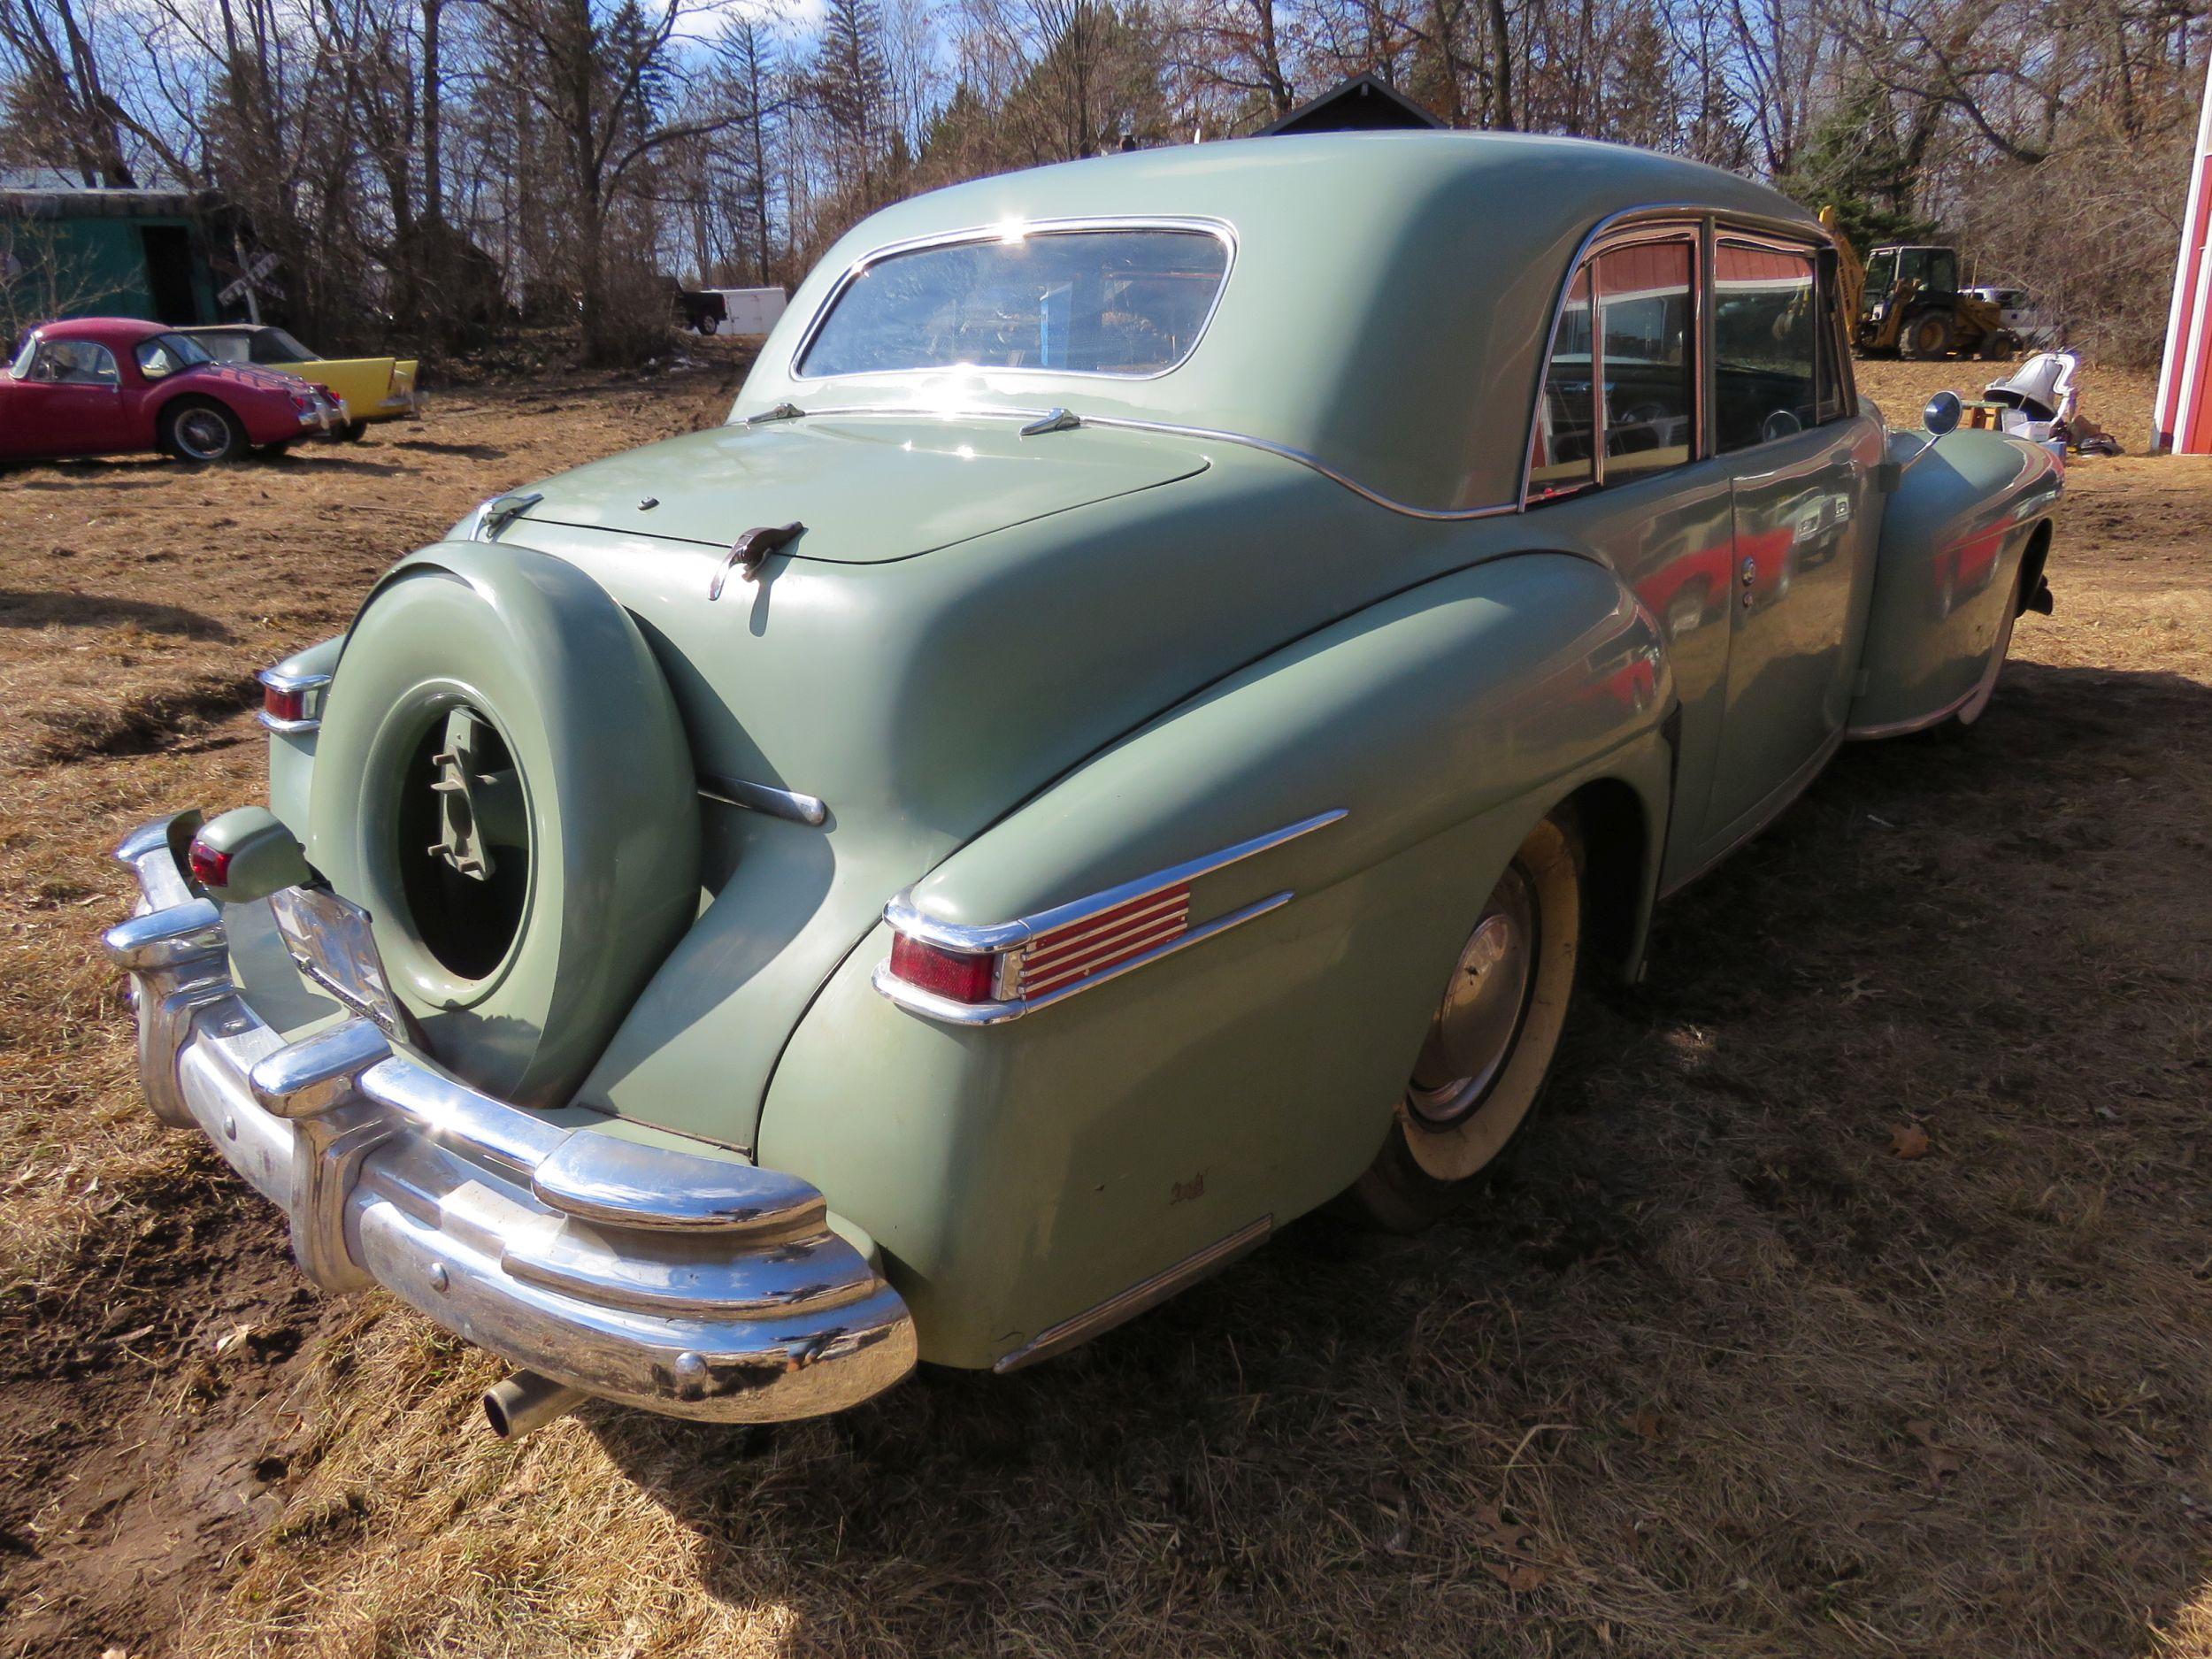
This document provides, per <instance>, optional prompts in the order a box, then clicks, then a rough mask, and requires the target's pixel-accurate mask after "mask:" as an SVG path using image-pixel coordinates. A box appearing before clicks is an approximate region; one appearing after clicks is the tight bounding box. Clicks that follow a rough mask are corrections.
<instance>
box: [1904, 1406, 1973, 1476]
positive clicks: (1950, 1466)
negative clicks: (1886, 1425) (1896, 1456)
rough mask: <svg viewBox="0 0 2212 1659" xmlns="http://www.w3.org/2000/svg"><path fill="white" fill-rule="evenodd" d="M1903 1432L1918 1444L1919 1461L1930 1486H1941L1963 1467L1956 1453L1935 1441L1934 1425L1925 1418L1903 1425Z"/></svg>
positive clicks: (1917, 1418) (1918, 1418)
mask: <svg viewBox="0 0 2212 1659" xmlns="http://www.w3.org/2000/svg"><path fill="white" fill-rule="evenodd" d="M1905 1432H1906V1433H1908V1434H1909V1435H1911V1436H1912V1437H1913V1439H1914V1440H1916V1441H1918V1442H1919V1445H1920V1459H1921V1462H1922V1463H1923V1464H1924V1465H1925V1467H1926V1469H1927V1471H1928V1481H1929V1484H1930V1485H1931V1486H1941V1485H1942V1484H1943V1483H1944V1482H1945V1481H1947V1480H1948V1479H1951V1478H1952V1477H1953V1476H1954V1475H1955V1474H1957V1473H1958V1472H1959V1471H1960V1470H1961V1469H1962V1468H1963V1467H1964V1466H1965V1465H1963V1464H1962V1463H1960V1462H1959V1457H1958V1454H1957V1453H1956V1452H1955V1451H1953V1450H1952V1449H1951V1448H1949V1447H1947V1446H1946V1445H1944V1444H1943V1443H1942V1442H1941V1441H1939V1440H1937V1439H1936V1425H1934V1424H1933V1423H1932V1422H1930V1421H1929V1420H1928V1419H1927V1418H1925V1417H1915V1418H1914V1419H1913V1420H1912V1421H1911V1422H1909V1423H1908V1424H1906V1425H1905Z"/></svg>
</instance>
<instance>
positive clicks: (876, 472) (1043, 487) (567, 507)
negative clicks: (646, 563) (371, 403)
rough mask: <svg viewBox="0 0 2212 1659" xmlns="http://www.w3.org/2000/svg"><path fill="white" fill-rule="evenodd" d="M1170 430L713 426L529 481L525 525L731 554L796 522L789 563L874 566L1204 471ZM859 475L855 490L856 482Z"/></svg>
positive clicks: (902, 423)
mask: <svg viewBox="0 0 2212 1659" xmlns="http://www.w3.org/2000/svg"><path fill="white" fill-rule="evenodd" d="M1205 467H1206V459H1205V457H1204V456H1203V455H1202V454H1201V453H1199V452H1198V451H1196V450H1194V449H1191V448H1190V447H1189V446H1187V445H1184V444H1179V443H1177V442H1174V441H1173V440H1171V439H1166V438H1162V437H1154V436H1148V435H1146V434H1137V433H1119V432H1114V433H1109V432H1087V433H1085V434H1083V440H1082V441H1081V442H1076V443H1070V442H1067V441H1066V439H1065V438H1064V437H1062V436H1060V435H1059V434H1055V433H1040V434H1036V435H1035V436H1032V437H1024V436H1023V435H1022V431H1021V427H1020V426H1018V424H1017V423H1015V422H1014V421H1012V420H1005V419H962V420H957V421H954V420H946V419H937V418H933V417H929V416H917V417H914V418H902V417H895V416H894V417H874V416H868V417H850V416H848V417H843V418H840V417H836V416H810V417H807V418H804V419H788V420H780V421H774V422H769V423H764V424H761V425H757V426H720V427H717V428H715V429H714V430H712V431H710V432H695V433H691V434H687V435H686V436H683V437H680V438H672V439H670V440H668V441H667V442H663V443H657V444H652V445H649V446H648V447H647V448H645V449H636V450H633V451H631V452H630V453H629V454H626V455H618V456H613V457H609V458H608V459H606V460H603V461H598V462H595V463H593V464H592V465H588V466H584V467H580V468H578V469H577V470H576V471H575V472H567V473H564V474H563V475H562V476H561V477H559V478H557V479H555V480H551V481H549V482H548V483H544V484H540V485H535V486H534V487H533V488H534V489H535V490H536V491H537V492H538V495H539V499H538V500H537V501H536V502H534V503H532V504H531V505H530V506H529V507H528V508H527V509H526V511H524V512H523V513H522V514H521V515H519V517H520V518H523V519H526V520H528V521H530V522H532V523H537V524H547V525H565V526H572V527H574V528H578V529H592V530H609V531H615V532H618V533H620V534H628V535H642V536H650V537H654V538H656V539H659V540H664V541H677V542H686V543H691V544H695V545H699V546H706V547H713V548H727V547H729V546H730V545H731V544H732V543H733V541H736V540H737V538H738V537H740V536H741V535H743V534H745V532H746V531H748V530H749V529H753V528H756V527H758V526H770V525H784V524H792V523H798V524H803V525H804V526H806V529H805V532H804V534H803V535H801V536H800V537H799V538H798V539H797V540H796V541H794V542H793V543H792V545H791V547H790V549H789V551H790V554H791V556H792V557H795V558H803V559H812V560H818V561H823V562H826V563H830V564H839V565H877V564H886V563H889V562H890V561H892V560H895V559H903V558H911V557H915V556H916V555H918V554H923V553H928V552H933V551H935V550H938V549H943V548H949V547H954V546H956V545H958V544H959V543H961V542H963V541H971V540H972V539H974V538H975V537H977V536H979V535H983V534H987V533H988V532H990V531H993V530H1000V529H1003V528H1005V527H1007V526H1010V525H1017V524H1022V523H1025V522H1027V521H1029V520H1031V519H1035V518H1044V517H1047V516H1048V515H1049V514H1052V513H1056V512H1064V511H1068V510H1069V509H1071V508H1074V507H1081V506H1085V505H1087V504H1090V503H1094V502H1100V501H1106V500H1109V499H1110V498H1112V497H1114V496H1117V495H1128V494H1130V493H1132V492H1133V491H1136V490H1142V489H1150V488H1156V487H1157V486H1159V485H1162V484H1170V483H1173V482H1175V481H1176V480H1179V479H1185V478H1189V477H1191V476H1192V475H1193V474H1194V473H1197V472H1203V471H1204V470H1205ZM856 477H862V478H865V479H866V480H867V485H866V488H854V480H855V479H856ZM525 539H526V538H525Z"/></svg>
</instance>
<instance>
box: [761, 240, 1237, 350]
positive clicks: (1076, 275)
mask: <svg viewBox="0 0 2212 1659" xmlns="http://www.w3.org/2000/svg"><path fill="white" fill-rule="evenodd" d="M1228 274H1229V245H1228V242H1227V240H1226V238H1225V237H1223V236H1220V235H1217V234H1214V233H1212V232H1210V231H1205V230H1181V229H1172V228H1166V229H1135V228H1131V229H1121V230H1111V229H1102V230H1081V231H1030V232H1026V233H1025V232H1023V231H1021V230H1019V229H1014V230H1009V231H1006V232H1003V233H1002V234H997V235H995V236H992V237H989V238H988V239H979V240H977V241H974V242H953V243H949V244H946V245H943V246H939V247H932V248H917V249H914V250H910V251H909V252H906V253H896V254H891V255H888V256H887V257H884V258H881V259H878V260H875V261H874V262H872V263H871V264H869V265H864V266H863V267H862V268H861V269H860V270H859V271H858V272H857V273H856V274H854V275H853V276H852V277H851V278H850V279H849V280H848V281H847V282H846V283H845V285H844V287H843V288H841V290H840V291H839V293H838V294H837V296H836V297H835V298H834V299H833V301H832V302H831V304H830V310H829V314H828V316H827V317H826V318H825V319H823V321H822V322H821V323H820V325H819V326H818V327H817V328H816V330H815V334H814V337H813V339H812V340H811V341H810V342H808V344H807V346H806V349H805V351H804V353H803V356H802V357H801V358H800V360H799V365H798V372H799V373H802V374H805V375H810V376H823V375H832V374H879V373H889V372H895V371H898V370H902V369H951V368H963V367H966V368H979V369H1036V370H1043V371H1046V372H1048V373H1064V374H1121V375H1144V374H1160V373H1165V372H1166V371H1167V370H1169V369H1171V368H1173V367H1174V366H1175V365H1177V364H1179V363H1180V362H1182V360H1183V359H1184V358H1185V357H1188V356H1189V355H1190V353H1191V349H1192V348H1193V347H1194V346H1196V345H1197V343H1198V336H1199V334H1200V333H1201V332H1202V330H1203V329H1204V328H1205V326H1206V319H1208V318H1209V317H1210V316H1211V315H1212V314H1213V308H1214V302H1215V300H1216V299H1217V297H1219V296H1220V293H1221V287H1222V283H1223V282H1224V281H1225V280H1226V279H1227V277H1228Z"/></svg>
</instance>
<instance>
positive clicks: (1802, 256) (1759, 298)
mask: <svg viewBox="0 0 2212 1659" xmlns="http://www.w3.org/2000/svg"><path fill="white" fill-rule="evenodd" d="M1816 269H1817V266H1816V261H1815V259H1814V257H1813V255H1812V254H1811V253H1810V252H1809V251H1807V252H1803V253H1799V252H1793V251H1784V250H1780V249H1775V248H1763V247H1755V246H1753V245H1752V244H1750V243H1747V242H1721V243H1720V244H1719V245H1718V246H1717V248H1716V249H1715V250H1714V257H1713V357H1714V376H1713V378H1714V409H1713V412H1714V416H1715V425H1716V428H1717V434H1718V438H1719V442H1720V448H1721V451H1722V453H1723V454H1730V453H1732V452H1734V451H1736V450H1738V449H1750V448H1751V447H1752V446H1753V445H1755V444H1760V443H1768V442H1772V441H1774V440H1775V439H1777V438H1786V437H1788V436H1789V435H1791V434H1793V433H1798V432H1802V431H1804V430H1805V428H1806V427H1808V426H1818V425H1820V424H1821V423H1822V421H1824V420H1826V419H1833V418H1834V415H1835V413H1836V412H1837V408H1836V406H1837V405H1838V403H1839V402H1840V396H1839V380H1840V377H1839V374H1838V373H1837V371H1836V365H1835V364H1834V361H1833V346H1832V343H1831V344H1830V346H1829V348H1828V349H1825V350H1824V349H1822V345H1821V342H1823V341H1824V340H1830V339H1831V337H1832V334H1833V332H1834V331H1833V330H1832V328H1831V327H1829V326H1827V324H1828V320H1829V319H1828V318H1827V316H1826V315H1825V314H1824V311H1822V310H1821V309H1820V304H1819V302H1820V300H1821V297H1822V296H1820V295H1819V293H1818V289H1817V285H1816V281H1815V275H1816ZM1823 370H1825V371H1826V373H1825V374H1823V373H1822V371H1823ZM1824 379H1825V380H1826V381H1827V382H1828V396H1826V397H1825V398H1824V397H1823V396H1822V395H1821V394H1822V381H1823V380H1824ZM1824 403H1825V404H1826V405H1827V407H1826V408H1824V407H1823V404H1824Z"/></svg>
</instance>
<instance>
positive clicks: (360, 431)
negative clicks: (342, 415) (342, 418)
mask: <svg viewBox="0 0 2212 1659" xmlns="http://www.w3.org/2000/svg"><path fill="white" fill-rule="evenodd" d="M368 435H369V423H368V422H367V421H365V420H349V421H348V422H346V424H345V425H344V426H341V427H339V428H338V437H339V440H340V441H341V442H345V443H358V442H361V440H362V439H364V438H365V437H367V436H368Z"/></svg>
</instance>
